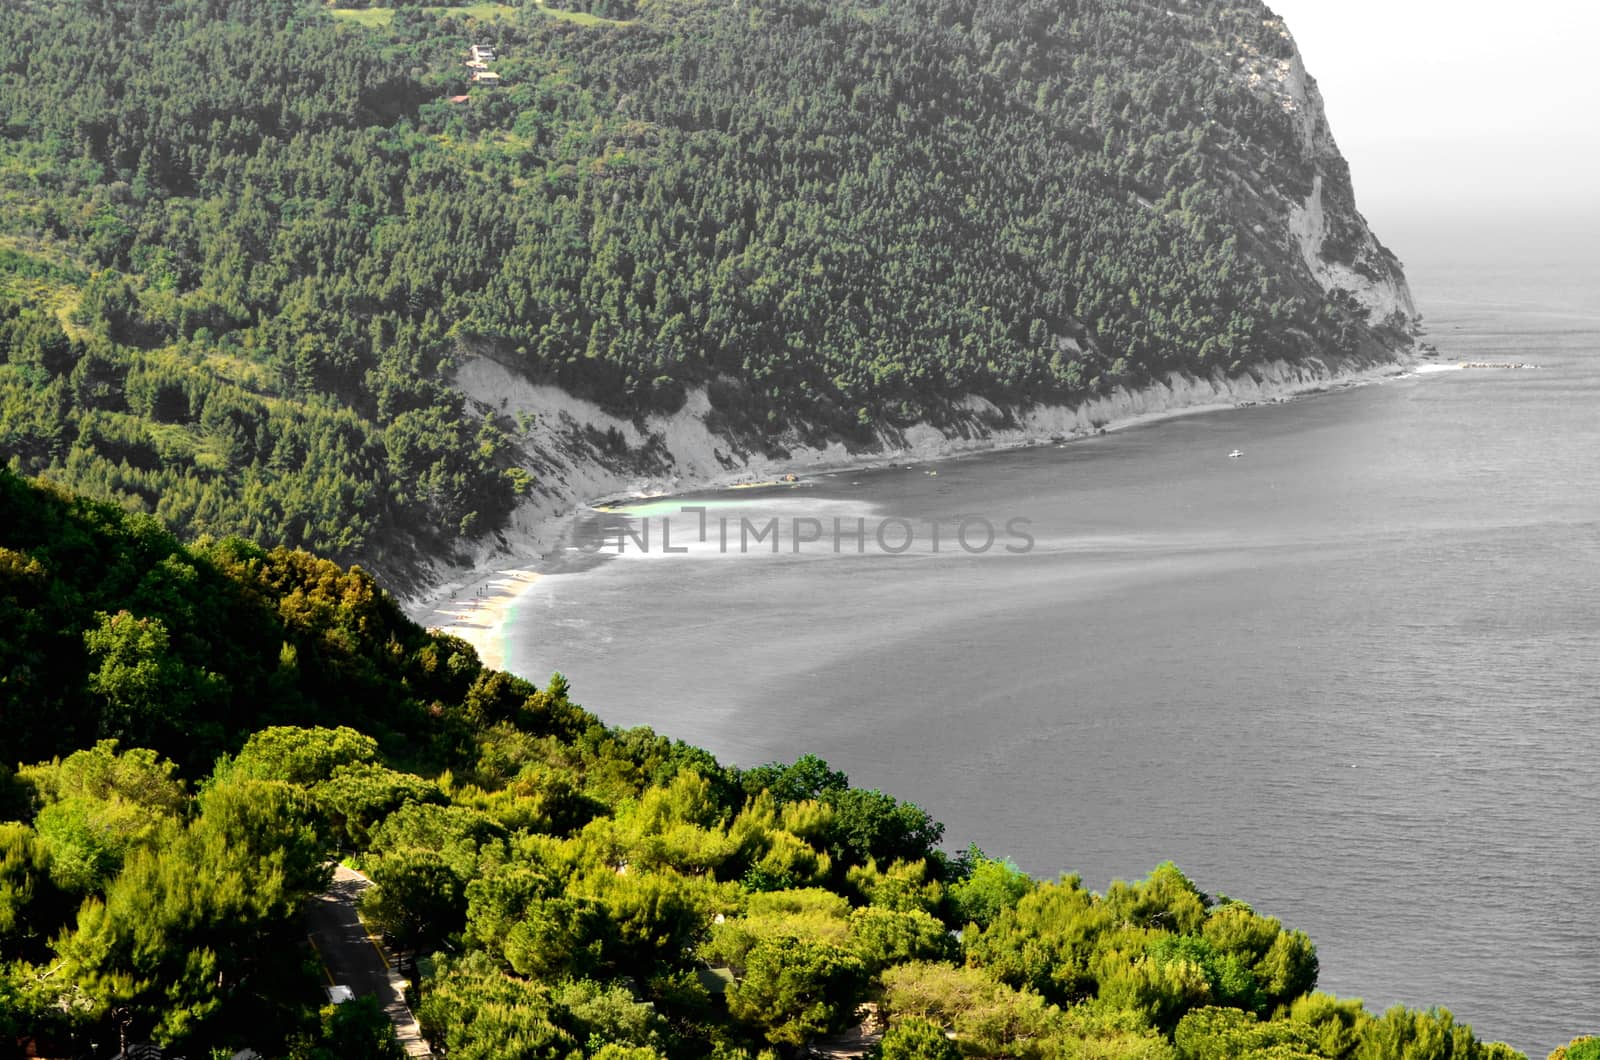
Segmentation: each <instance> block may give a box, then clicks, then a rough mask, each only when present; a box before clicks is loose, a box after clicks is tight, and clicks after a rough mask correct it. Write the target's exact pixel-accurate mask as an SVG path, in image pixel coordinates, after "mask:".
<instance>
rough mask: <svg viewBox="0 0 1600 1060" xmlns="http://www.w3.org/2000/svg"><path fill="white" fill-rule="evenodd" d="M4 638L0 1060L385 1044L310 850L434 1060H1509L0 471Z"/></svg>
mask: <svg viewBox="0 0 1600 1060" xmlns="http://www.w3.org/2000/svg"><path fill="white" fill-rule="evenodd" d="M0 629H3V630H4V633H3V634H0V719H3V720H4V723H5V728H6V734H7V743H6V748H7V754H8V758H9V761H8V762H6V763H5V764H4V765H0V1057H6V1056H20V1055H64V1054H72V1055H76V1054H79V1053H84V1054H87V1053H88V1052H90V1051H91V1047H92V1046H98V1047H100V1048H102V1049H107V1051H109V1047H110V1046H112V1045H113V1043H115V1041H116V1040H117V1034H118V1021H119V1018H121V1017H119V1015H118V1013H119V1012H123V1013H124V1014H125V1016H126V1018H127V1019H128V1020H129V1021H130V1022H129V1023H128V1028H129V1030H130V1032H131V1033H132V1035H133V1039H134V1040H144V1039H146V1038H151V1039H154V1040H156V1041H158V1042H161V1043H163V1044H168V1045H173V1046H175V1047H178V1048H180V1049H181V1050H183V1051H184V1054H185V1055H189V1056H195V1055H205V1051H206V1050H208V1049H229V1050H231V1049H237V1048H240V1047H243V1046H250V1047H252V1048H255V1049H257V1050H260V1051H263V1052H265V1053H266V1054H267V1055H270V1056H287V1057H294V1058H303V1060H312V1058H316V1057H328V1056H339V1057H343V1058H351V1057H361V1056H373V1057H377V1056H388V1055H392V1053H391V1049H392V1042H389V1040H388V1039H387V1038H386V1037H385V1035H386V1025H385V1024H384V1022H383V1020H382V1019H381V1017H379V1016H378V1014H377V1013H376V1011H375V1010H374V1009H372V1008H370V1007H360V1006H358V1007H354V1008H348V1009H344V1008H341V1009H338V1010H332V1009H329V1010H320V1011H319V1008H318V1005H319V1004H320V998H321V991H320V987H321V985H322V982H323V980H322V979H321V978H320V972H319V969H318V964H317V955H316V953H315V952H314V951H313V950H311V949H310V948H309V947H307V946H305V945H304V939H305V934H304V923H303V919H302V916H303V913H302V909H303V904H304V901H305V900H306V899H307V897H308V896H310V895H312V894H315V893H317V892H318V891H320V890H321V889H322V888H323V887H324V886H326V883H327V879H328V874H329V869H328V864H329V859H330V858H332V857H335V856H342V857H346V858H353V859H357V860H359V862H360V863H361V864H362V865H363V866H364V867H365V869H366V870H367V871H368V872H369V873H370V875H371V876H372V878H373V880H374V881H375V882H376V887H375V888H373V889H372V890H371V891H370V892H368V894H367V895H366V896H365V898H364V899H363V905H362V911H363V914H364V915H365V917H366V919H367V922H368V924H369V925H370V926H372V927H373V928H374V929H378V930H382V931H384V932H386V933H387V934H388V935H389V936H390V937H391V938H392V940H393V941H394V944H395V946H397V947H398V948H400V949H402V950H404V951H408V952H410V953H414V954H416V955H417V956H418V957H419V960H418V973H417V977H416V979H417V981H416V984H415V990H416V994H417V995H418V998H419V1000H418V1004H417V1011H418V1015H419V1018H420V1019H421V1021H422V1025H423V1027H424V1029H425V1031H426V1033H427V1034H428V1036H429V1037H430V1039H431V1040H432V1041H433V1042H434V1044H435V1045H436V1046H438V1047H441V1048H443V1049H445V1050H447V1055H449V1056H451V1057H455V1058H474V1060H477V1058H482V1060H517V1058H530V1060H531V1058H557V1057H572V1056H587V1055H596V1056H605V1057H611V1058H621V1057H631V1058H636V1060H644V1058H648V1057H654V1056H673V1057H679V1056H682V1057H720V1058H727V1060H733V1058H737V1057H755V1056H757V1055H760V1054H762V1053H764V1052H765V1051H767V1050H775V1051H777V1052H778V1053H781V1054H784V1055H797V1051H798V1050H799V1049H800V1048H801V1047H802V1046H804V1045H805V1044H807V1043H810V1042H814V1041H816V1040H818V1039H822V1038H825V1037H826V1036H828V1035H829V1034H831V1033H834V1032H836V1031H839V1030H840V1029H842V1028H843V1027H845V1026H846V1025H848V1024H851V1023H853V1022H855V1021H856V1020H857V1018H858V1017H857V1015H856V1014H857V1011H858V1006H860V1005H862V1004H863V1003H868V1002H871V1003H873V1004H875V1005H876V1006H877V1010H878V1012H879V1013H880V1014H881V1016H882V1017H883V1018H885V1019H886V1020H887V1023H888V1029H887V1033H886V1034H885V1036H884V1038H883V1042H882V1047H881V1049H882V1054H883V1056H885V1057H912V1056H918V1057H930V1056H938V1057H954V1056H981V1057H1019V1058H1034V1057H1038V1058H1044V1057H1096V1058H1104V1060H1119V1058H1128V1060H1133V1058H1141V1060H1224V1058H1227V1060H1402V1058H1404V1060H1511V1058H1513V1057H1515V1056H1516V1055H1517V1054H1515V1053H1513V1052H1512V1051H1511V1050H1509V1049H1507V1048H1506V1047H1504V1046H1501V1045H1493V1044H1484V1043H1480V1042H1479V1041H1477V1040H1476V1039H1475V1038H1474V1037H1473V1035H1472V1033H1471V1031H1470V1030H1469V1029H1468V1028H1466V1027H1464V1026H1461V1025H1458V1024H1456V1023H1455V1022H1454V1020H1453V1019H1452V1017H1451V1016H1450V1014H1449V1013H1448V1012H1445V1011H1442V1010H1438V1011H1430V1012H1415V1011H1408V1010H1406V1009H1403V1008H1395V1009H1392V1010H1390V1011H1388V1012H1386V1013H1384V1014H1382V1015H1381V1016H1378V1015H1373V1014H1371V1013H1368V1012H1366V1011H1365V1010H1364V1009H1363V1008H1362V1006H1361V1004H1360V1003H1359V1002H1356V1001H1341V1000H1338V999H1336V998H1333V997H1330V996H1328V995H1325V994H1319V993H1315V992H1314V988H1315V985H1316V979H1317V971H1318V966H1317V957H1316V953H1315V950H1314V949H1313V947H1312V943H1311V940H1310V939H1308V938H1307V937H1306V936H1305V935H1304V934H1302V933H1300V932H1298V931H1294V930H1290V929H1287V928H1285V927H1284V926H1283V925H1282V924H1280V923H1279V921H1277V920H1276V919H1273V918H1271V917H1268V916H1264V915H1261V914H1259V913H1257V912H1255V911H1254V910H1252V909H1250V908H1249V907H1248V906H1246V905H1244V904H1242V903H1239V902H1236V901H1231V900H1229V899H1226V898H1222V897H1214V896H1210V895H1207V894H1205V893H1203V892H1202V891H1201V890H1200V889H1199V888H1198V887H1197V886H1196V885H1195V883H1193V882H1192V881H1190V880H1189V879H1188V878H1187V877H1185V876H1184V875H1183V874H1182V873H1181V872H1180V871H1179V870H1178V869H1177V868H1175V867H1174V866H1172V865H1162V866H1158V867H1157V868H1156V869H1155V871H1154V872H1152V873H1151V875H1150V876H1149V878H1148V879H1145V880H1143V881H1140V882H1137V883H1114V884H1113V885H1112V886H1111V887H1110V888H1109V889H1107V891H1106V892H1105V893H1104V894H1095V893H1093V892H1090V891H1089V890H1087V889H1086V888H1085V887H1084V886H1083V885H1082V882H1081V881H1080V880H1079V879H1078V878H1077V877H1074V876H1066V877H1063V878H1061V879H1059V880H1056V881H1053V882H1040V881H1036V880H1033V879H1030V878H1029V877H1027V876H1026V875H1024V874H1022V873H1021V872H1019V871H1018V870H1017V869H1016V868H1015V867H1014V866H1012V865H1011V864H1009V863H1008V862H1005V861H1000V860H995V859H991V858H987V857H985V856H984V855H982V854H981V853H980V852H979V851H977V850H976V849H971V850H969V851H968V852H967V853H965V854H963V855H960V856H951V855H949V854H948V853H947V852H946V851H945V850H944V849H942V848H941V846H940V843H941V840H942V839H943V834H942V828H941V827H940V826H939V825H938V824H937V823H936V822H934V821H932V820H931V819H930V818H929V817H928V815H927V814H926V813H925V812H923V811H922V810H921V809H919V808H918V807H916V806H914V805H911V804H908V803H903V802H900V801H898V800H896V799H894V798H893V797H892V796H889V795H886V794H883V793H881V792H878V791H871V790H864V789H860V788H853V787H851V786H850V784H849V782H848V780H847V778H846V777H844V776H843V775H842V774H840V773H838V772H836V771H834V770H831V769H829V768H828V766H827V765H826V764H825V763H823V762H821V761H819V760H817V759H816V758H813V757H802V758H800V759H799V760H798V761H796V762H794V763H792V764H787V765H784V764H774V765H769V766H763V767H759V768H754V769H748V770H739V769H734V768H729V767H726V766H722V765H720V764H719V763H718V762H716V761H715V760H714V759H713V758H712V757H711V756H710V755H708V754H706V753H705V752H703V751H700V750H697V749H695V748H693V747H689V746H686V745H684V744H682V743H676V742H673V741H671V740H668V739H665V738H663V737H660V736H657V735H656V734H654V733H653V732H651V731H649V730H648V729H633V730H626V731H619V730H614V729H610V728H608V727H606V726H604V725H603V724H601V723H600V722H599V721H597V720H596V719H595V718H594V717H593V716H591V715H590V714H588V713H587V712H585V711H584V710H582V709H581V708H579V707H578V706H576V705H575V704H574V703H573V702H572V701H571V699H570V697H569V694H568V689H567V687H566V684H565V682H564V681H562V680H561V678H560V677H559V676H558V677H555V678H552V679H551V681H550V683H549V684H548V685H547V686H546V687H544V688H542V689H541V688H536V687H535V686H533V685H531V684H529V683H528V682H526V681H523V680H520V679H518V678H515V677H511V676H509V675H506V674H503V673H498V672H494V671H489V670H486V669H484V668H483V667H482V666H481V665H480V664H479V662H478V660H477V658H476V656H475V655H474V654H473V652H472V650H471V648H470V647H468V646H467V645H466V644H464V643H463V642H461V641H459V640H456V639H453V638H450V637H444V636H438V635H434V634H430V633H427V632H425V631H423V630H421V629H419V628H417V627H416V626H415V625H413V624H412V623H410V622H409V621H407V620H406V619H405V618H403V617H402V616H401V615H400V613H399V612H398V611H397V609H396V608H395V606H394V604H393V602H392V601H391V600H390V599H389V598H388V597H387V596H385V595H384V594H383V593H382V592H381V591H379V590H378V589H377V587H376V586H375V585H374V583H373V582H372V580H371V579H370V578H369V577H368V576H367V575H365V574H364V573H362V572H361V571H359V570H353V569H352V570H346V569H342V568H340V567H338V566H336V565H334V564H332V563H330V562H327V561H324V560H319V559H316V558H314V557H312V556H310V555H308V554H306V553H304V552H298V551H288V550H282V549H279V550H273V551H264V550H262V549H260V548H258V547H256V546H253V545H248V544H245V543H242V542H239V541H237V540H228V541H222V542H210V541H202V542H200V543H198V544H197V545H195V546H193V547H184V546H181V545H179V544H178V543H177V541H176V540H175V538H173V537H172V536H171V535H170V534H169V533H168V532H166V531H165V530H163V529H162V528H160V527H159V526H158V525H157V524H155V523H154V521H153V520H151V519H150V518H148V517H146V516H142V515H136V514H129V513H125V512H123V511H122V510H121V509H119V508H117V507H115V506H113V505H110V504H106V503H104V502H97V501H89V500H83V499H78V498H74V497H72V496H71V495H68V494H66V493H64V492H62V491H61V490H59V488H56V487H51V486H47V485H44V484H41V483H37V482H28V481H25V480H22V479H20V478H18V477H16V476H15V475H13V474H11V473H9V472H6V471H4V470H0ZM12 761H16V762H17V763H18V765H17V768H15V769H14V770H13V769H12V768H11V762H12ZM30 762H31V763H32V764H26V763H30ZM1583 1048H1586V1046H1576V1047H1575V1048H1574V1049H1573V1050H1572V1055H1574V1056H1576V1055H1577V1053H1578V1052H1579V1051H1581V1049H1583ZM29 1049H34V1050H36V1052H34V1053H29V1052H27V1050H29Z"/></svg>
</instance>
